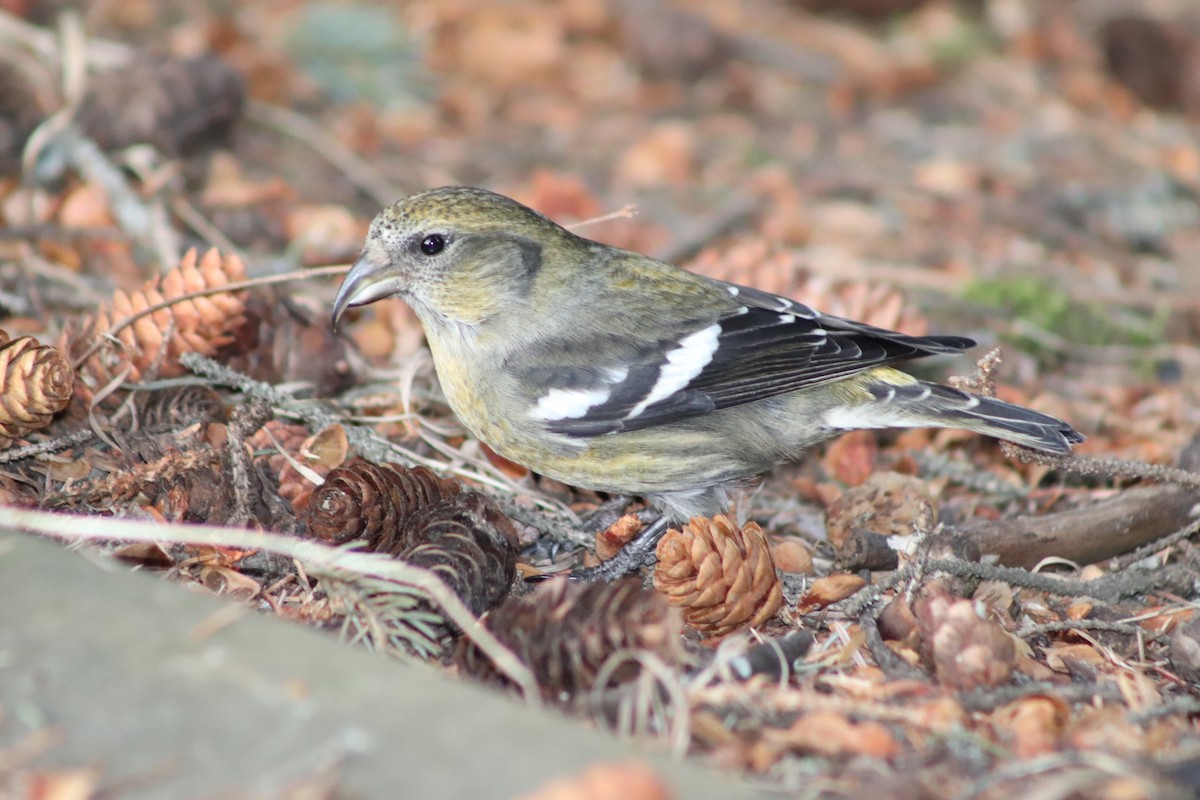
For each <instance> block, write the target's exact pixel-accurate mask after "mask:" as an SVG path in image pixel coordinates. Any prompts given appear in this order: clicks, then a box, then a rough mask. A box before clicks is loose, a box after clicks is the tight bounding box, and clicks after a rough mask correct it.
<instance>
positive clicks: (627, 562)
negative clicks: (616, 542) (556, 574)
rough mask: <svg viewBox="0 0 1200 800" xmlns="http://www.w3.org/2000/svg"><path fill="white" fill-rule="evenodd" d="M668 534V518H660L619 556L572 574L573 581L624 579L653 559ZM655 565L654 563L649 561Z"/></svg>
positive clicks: (626, 546) (627, 545) (620, 551)
mask: <svg viewBox="0 0 1200 800" xmlns="http://www.w3.org/2000/svg"><path fill="white" fill-rule="evenodd" d="M666 532H667V518H666V517H659V518H658V519H656V520H654V522H652V523H650V525H648V526H647V527H646V529H645V530H643V531H642V532H641V533H639V534H638V535H637V536H635V537H634V538H633V540H632V541H630V542H629V543H628V544H626V545H625V546H624V547H622V548H621V549H620V550H619V551H617V554H616V555H614V556H613V557H612V558H610V559H608V560H607V561H603V562H601V563H600V564H599V565H597V566H595V567H586V568H584V569H577V570H573V571H572V572H571V580H576V581H587V582H589V583H590V582H592V581H604V582H606V583H609V582H612V581H615V580H617V579H619V578H623V577H625V576H626V575H628V574H629V573H631V572H634V571H635V570H638V569H641V568H642V567H643V566H645V565H646V564H647V562H648V559H650V558H652V557H653V553H654V549H655V548H656V547H657V546H658V540H659V539H661V538H662V537H663V534H664V533H666ZM649 563H653V561H649Z"/></svg>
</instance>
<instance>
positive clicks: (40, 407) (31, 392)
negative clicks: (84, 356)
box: [0, 331, 75, 448]
mask: <svg viewBox="0 0 1200 800" xmlns="http://www.w3.org/2000/svg"><path fill="white" fill-rule="evenodd" d="M74 384H75V373H74V371H73V370H72V369H71V362H69V361H68V360H67V358H66V356H64V355H63V354H62V353H61V352H59V351H58V350H57V349H55V348H53V347H51V346H50V345H45V344H39V343H38V341H37V339H34V338H33V337H32V336H21V337H18V338H16V339H11V340H10V339H9V338H8V334H7V333H4V332H3V331H0V448H3V447H8V445H10V444H12V440H13V439H15V438H17V437H18V436H23V435H25V434H26V433H28V432H29V431H34V430H37V429H38V428H44V427H46V426H47V425H49V424H50V418H51V417H53V416H54V415H55V414H57V413H58V412H59V411H62V410H63V409H64V408H66V406H67V403H69V402H70V401H71V392H72V387H73V386H74Z"/></svg>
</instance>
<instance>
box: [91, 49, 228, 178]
mask: <svg viewBox="0 0 1200 800" xmlns="http://www.w3.org/2000/svg"><path fill="white" fill-rule="evenodd" d="M245 100H246V87H245V83H244V81H243V80H242V78H241V76H240V75H239V74H238V73H237V71H236V70H234V69H233V68H232V67H231V66H229V65H228V64H227V63H225V61H223V60H222V59H221V58H220V57H218V56H215V55H210V54H206V55H200V56H195V57H192V58H174V57H170V56H160V55H143V56H140V57H138V58H136V59H134V60H133V61H131V62H130V63H128V64H125V65H123V66H121V67H119V68H116V69H112V70H109V71H108V72H102V73H100V74H98V75H96V76H94V77H93V78H92V80H91V85H90V86H89V89H88V93H87V95H86V97H84V99H83V102H82V103H81V105H80V108H79V111H78V112H77V114H76V119H77V121H78V123H79V126H80V127H81V128H82V129H83V130H84V131H85V132H86V133H87V135H88V136H89V137H90V138H91V139H92V140H94V141H95V142H96V143H97V144H99V145H100V146H101V147H103V148H104V149H105V150H121V149H124V148H126V147H129V146H130V145H134V144H143V143H145V144H152V145H154V146H155V147H157V148H158V149H159V150H161V151H162V152H163V153H165V154H166V155H167V156H168V157H171V158H175V157H179V156H186V155H188V154H190V153H193V152H196V151H198V150H202V149H204V148H211V147H213V146H219V145H221V144H222V143H224V142H225V141H226V140H228V138H229V134H230V133H231V131H232V129H233V126H234V124H235V123H236V122H237V120H238V118H239V117H240V116H241V111H242V106H243V105H244V104H245Z"/></svg>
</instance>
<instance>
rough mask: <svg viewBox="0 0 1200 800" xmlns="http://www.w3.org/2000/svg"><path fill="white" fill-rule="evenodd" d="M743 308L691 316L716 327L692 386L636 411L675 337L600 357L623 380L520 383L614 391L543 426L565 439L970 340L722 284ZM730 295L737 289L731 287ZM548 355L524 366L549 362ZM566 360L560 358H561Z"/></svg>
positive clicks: (547, 371)
mask: <svg viewBox="0 0 1200 800" xmlns="http://www.w3.org/2000/svg"><path fill="white" fill-rule="evenodd" d="M722 285H723V286H725V287H726V288H727V290H728V291H729V293H730V294H731V295H732V296H733V297H734V298H735V299H736V300H737V301H740V302H741V303H743V304H744V305H743V308H744V309H745V310H742V309H737V310H736V311H731V312H730V313H728V314H726V315H725V316H723V317H720V318H717V319H707V320H696V321H694V322H693V324H692V326H691V327H690V328H687V329H686V331H685V333H684V336H686V335H687V334H688V333H692V332H695V331H700V330H702V329H704V328H706V327H708V326H711V325H712V324H713V322H718V323H719V324H720V326H721V330H720V334H719V335H718V336H717V348H716V350H715V351H714V352H713V355H712V359H711V360H710V361H709V362H708V364H707V365H705V367H704V368H703V369H702V370H701V371H700V373H699V374H698V375H696V376H695V377H694V378H692V380H691V381H689V382H688V384H687V385H686V386H685V387H683V388H682V389H680V390H679V391H676V392H675V393H673V394H671V395H670V396H668V397H666V398H663V399H661V400H659V401H657V402H655V403H652V404H650V405H648V406H646V407H645V408H644V409H642V410H641V412H640V413H637V414H633V411H634V410H635V409H636V408H637V407H638V405H639V404H640V403H641V402H642V401H643V400H644V398H646V397H647V396H648V395H649V394H650V392H651V391H652V389H653V387H654V386H655V383H656V382H657V381H658V379H659V376H660V375H661V369H662V365H663V364H664V362H665V359H666V356H667V354H668V353H670V352H671V351H672V350H674V349H675V348H677V347H679V341H680V339H682V338H683V336H681V337H679V339H669V340H662V341H657V342H651V343H646V342H633V341H630V340H629V339H625V340H624V341H622V342H621V343H620V346H616V345H617V342H615V341H614V342H612V343H611V344H613V345H614V347H613V348H606V352H610V353H622V354H623V356H624V358H625V359H626V360H625V361H624V362H623V364H624V365H626V366H627V369H628V371H627V374H626V375H625V376H624V377H623V378H622V379H621V380H620V381H616V382H610V383H608V384H606V383H605V380H606V378H605V370H604V369H602V368H600V367H597V368H595V369H584V370H579V369H575V370H569V369H568V368H565V367H564V368H561V369H555V368H546V367H539V368H536V369H537V371H538V374H537V375H534V374H533V372H534V369H532V368H531V369H530V370H529V371H528V372H527V375H526V377H528V378H530V379H533V380H535V381H536V382H537V385H541V386H545V387H547V389H550V388H554V387H561V388H580V389H587V388H595V387H601V386H605V385H609V386H611V392H610V394H609V396H608V398H607V399H606V400H605V401H604V402H602V403H598V404H597V405H595V406H593V407H591V408H589V409H588V410H587V413H586V414H585V415H583V416H580V417H578V418H570V419H558V420H548V421H547V422H546V427H547V429H548V430H550V431H553V432H555V433H560V434H565V435H568V436H578V437H589V436H599V435H602V434H606V433H615V432H618V431H633V430H640V429H643V428H649V427H653V426H656V425H663V424H666V423H669V422H674V421H676V420H680V419H686V418H688V417H695V416H699V415H702V414H707V413H711V412H712V411H715V410H717V409H722V408H730V407H732V406H738V405H742V404H744V403H752V402H754V401H756V400H762V399H765V398H768V397H775V396H777V395H781V394H786V393H788V392H793V391H796V390H798V389H807V388H812V387H814V386H820V385H822V384H826V383H830V382H833V381H836V380H840V379H843V378H847V377H850V376H853V375H856V374H859V373H862V372H866V371H867V370H870V369H874V368H875V367H879V366H883V365H886V364H891V363H894V362H897V361H905V360H909V359H914V358H922V357H925V356H930V355H936V354H943V353H958V352H961V351H963V350H965V349H966V348H968V347H972V346H974V344H975V342H974V341H972V340H971V339H968V338H965V337H962V336H908V335H906V334H902V333H897V332H895V331H889V330H884V329H883V328H876V327H874V326H871V325H867V324H865V323H860V322H854V321H852V320H846V319H841V318H839V317H832V316H826V315H823V314H821V313H819V312H817V311H814V310H813V309H811V308H809V307H808V306H805V305H802V304H800V303H796V302H794V301H791V300H788V299H787V298H784V297H779V296H777V295H773V294H768V293H766V292H761V291H759V290H757V289H751V288H749V287H744V286H734V285H733V284H722ZM735 290H736V291H735ZM547 355H548V354H547V353H541V354H539V355H538V356H536V357H534V358H531V359H530V360H529V362H528V363H541V364H546V363H547V362H548V361H549V362H550V363H553V362H554V361H560V362H561V361H562V359H554V358H549V359H547ZM559 355H563V354H561V353H560V354H559Z"/></svg>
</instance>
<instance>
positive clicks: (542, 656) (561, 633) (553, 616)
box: [455, 578, 684, 697]
mask: <svg viewBox="0 0 1200 800" xmlns="http://www.w3.org/2000/svg"><path fill="white" fill-rule="evenodd" d="M484 622H485V624H486V625H487V627H488V629H489V630H491V632H492V633H493V634H495V636H496V638H498V639H499V640H500V641H501V642H502V643H503V644H504V646H505V647H507V648H508V649H509V650H511V651H512V652H513V654H514V655H516V657H517V658H519V659H520V660H521V661H522V662H523V663H524V664H526V665H527V666H528V667H529V668H530V669H531V670H533V674H534V677H535V678H536V679H537V682H538V686H539V687H540V688H541V690H542V692H543V693H544V694H546V695H547V696H549V697H562V696H564V695H565V696H567V697H575V696H578V695H579V693H580V692H586V691H587V690H589V689H591V688H593V685H594V683H595V680H596V678H597V676H598V675H599V673H600V671H601V669H602V668H603V667H604V665H605V663H606V662H607V661H608V659H609V658H611V657H613V656H614V655H617V654H619V653H626V654H633V653H636V652H638V651H649V652H651V653H654V654H655V655H657V656H658V657H659V658H661V659H663V660H664V661H666V662H667V663H668V664H678V663H680V662H681V661H682V660H683V657H684V651H683V645H682V640H681V638H680V633H681V632H682V627H683V626H682V622H681V620H680V618H679V612H678V611H677V610H675V609H673V608H671V607H670V606H669V605H668V604H667V603H666V602H664V601H663V598H662V597H661V596H660V595H659V594H657V593H655V592H651V591H647V590H645V589H643V588H642V585H641V582H640V581H638V580H636V579H633V578H627V579H625V580H622V581H617V582H615V583H575V582H573V581H569V580H566V579H560V578H556V579H553V580H548V581H546V582H545V583H542V584H540V585H539V586H538V587H537V588H536V589H535V590H534V591H533V592H532V593H530V594H527V595H524V596H522V597H510V598H509V599H508V600H506V601H505V602H504V604H503V605H502V606H500V607H499V608H497V609H496V610H495V611H493V612H492V613H491V614H489V615H488V616H487V617H486V618H485V620H484ZM455 661H456V662H457V663H458V665H459V667H460V668H461V669H462V670H463V671H464V672H466V673H467V674H469V675H473V676H474V677H476V678H478V679H480V680H486V681H491V682H497V683H503V682H505V679H504V678H503V677H502V676H501V675H500V673H499V672H497V671H496V669H495V667H494V666H493V665H492V662H491V659H490V658H489V657H488V656H487V655H486V654H484V653H483V652H482V651H480V650H479V649H478V648H477V647H476V646H475V644H474V643H473V642H472V641H471V640H470V639H469V638H468V637H463V638H462V639H461V640H459V645H458V651H457V652H456V654H455ZM640 671H641V664H640V662H639V661H638V660H637V659H635V658H627V659H625V660H624V661H623V662H622V663H621V664H620V665H619V666H616V668H615V669H614V670H613V672H612V673H611V675H610V677H609V684H610V685H611V684H620V683H625V682H627V681H629V680H632V679H633V678H634V677H636V676H637V675H638V674H639V673H640Z"/></svg>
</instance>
